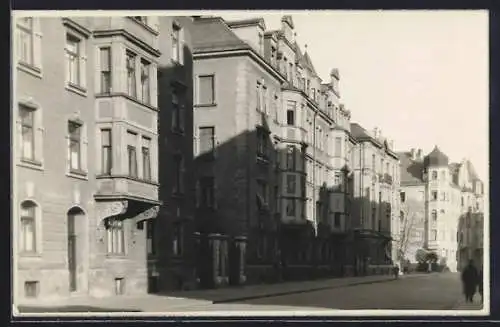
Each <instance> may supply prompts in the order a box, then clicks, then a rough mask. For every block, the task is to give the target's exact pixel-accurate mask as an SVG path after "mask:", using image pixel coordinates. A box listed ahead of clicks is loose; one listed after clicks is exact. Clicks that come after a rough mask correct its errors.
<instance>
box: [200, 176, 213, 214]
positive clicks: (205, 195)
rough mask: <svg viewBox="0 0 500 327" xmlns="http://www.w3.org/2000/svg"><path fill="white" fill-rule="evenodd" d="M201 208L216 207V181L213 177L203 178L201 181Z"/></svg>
mask: <svg viewBox="0 0 500 327" xmlns="http://www.w3.org/2000/svg"><path fill="white" fill-rule="evenodd" d="M200 206H201V207H204V208H213V207H215V180H214V178H213V177H203V178H201V180H200Z"/></svg>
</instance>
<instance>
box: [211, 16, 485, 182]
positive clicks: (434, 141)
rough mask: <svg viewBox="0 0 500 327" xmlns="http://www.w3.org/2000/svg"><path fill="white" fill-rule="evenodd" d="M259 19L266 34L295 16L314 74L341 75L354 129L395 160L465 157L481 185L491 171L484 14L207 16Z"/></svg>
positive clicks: (451, 159) (298, 39)
mask: <svg viewBox="0 0 500 327" xmlns="http://www.w3.org/2000/svg"><path fill="white" fill-rule="evenodd" d="M210 14H217V15H220V16H222V17H223V18H225V19H228V20H229V19H239V18H249V17H263V18H264V19H265V22H266V27H267V29H277V28H279V27H280V24H281V23H280V20H281V17H282V15H284V14H290V15H292V19H293V22H294V24H295V31H296V33H297V42H298V43H299V45H300V47H301V48H302V50H303V51H304V49H305V45H307V52H308V53H309V55H310V57H311V59H312V61H313V65H314V67H315V69H316V72H317V73H318V74H319V76H320V77H321V78H322V79H323V81H328V80H329V78H330V77H329V73H330V71H331V69H332V68H334V67H335V68H338V69H339V71H340V93H341V101H342V102H343V103H344V104H345V106H346V108H348V109H349V110H351V113H352V121H353V122H358V123H360V124H361V125H362V126H363V127H364V128H365V129H367V130H369V131H371V130H372V129H373V127H378V128H380V129H381V130H382V135H383V136H385V137H388V138H389V139H392V140H394V146H395V148H396V150H397V151H405V150H409V149H411V148H421V149H423V151H424V153H425V154H427V153H429V152H430V151H432V149H433V148H434V146H435V145H437V146H438V147H439V148H440V149H441V150H442V151H443V152H444V153H446V154H447V155H448V156H449V158H450V161H452V162H457V161H460V160H461V159H462V158H468V159H470V160H471V162H472V164H473V165H474V167H475V169H476V171H477V173H478V174H479V177H480V178H481V179H483V180H484V181H485V182H486V183H487V181H488V178H489V177H488V176H489V174H488V170H489V156H488V152H489V150H488V148H489V143H488V142H489V133H488V105H489V88H488V84H489V79H488V74H489V73H488V71H489V67H488V64H489V63H488V51H489V50H488V14H487V12H486V11H305V12H304V11H302V12H282V11H275V12H271V11H265V12H262V11H251V12H250V11H249V12H212V13H210Z"/></svg>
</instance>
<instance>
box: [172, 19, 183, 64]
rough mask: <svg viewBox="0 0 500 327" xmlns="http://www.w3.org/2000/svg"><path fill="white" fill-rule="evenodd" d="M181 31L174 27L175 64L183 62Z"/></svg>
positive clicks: (173, 57)
mask: <svg viewBox="0 0 500 327" xmlns="http://www.w3.org/2000/svg"><path fill="white" fill-rule="evenodd" d="M180 32H181V29H180V27H179V26H177V25H176V24H174V25H173V26H172V60H173V61H175V62H180V61H181V38H180Z"/></svg>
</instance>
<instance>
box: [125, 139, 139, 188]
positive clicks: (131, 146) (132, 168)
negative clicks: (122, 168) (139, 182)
mask: <svg viewBox="0 0 500 327" xmlns="http://www.w3.org/2000/svg"><path fill="white" fill-rule="evenodd" d="M136 144H137V134H135V133H132V132H127V157H128V175H129V176H130V177H134V178H137V152H136Z"/></svg>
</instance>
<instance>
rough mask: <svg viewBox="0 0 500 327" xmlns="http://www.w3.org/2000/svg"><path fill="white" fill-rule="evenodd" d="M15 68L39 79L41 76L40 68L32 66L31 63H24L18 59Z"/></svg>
mask: <svg viewBox="0 0 500 327" xmlns="http://www.w3.org/2000/svg"><path fill="white" fill-rule="evenodd" d="M17 69H19V70H21V71H23V72H25V73H28V74H30V75H32V76H34V77H37V78H40V79H41V78H42V70H41V69H40V68H38V67H35V66H33V65H32V64H29V63H26V62H23V61H18V63H17Z"/></svg>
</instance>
